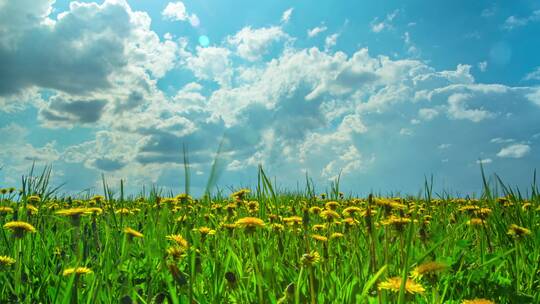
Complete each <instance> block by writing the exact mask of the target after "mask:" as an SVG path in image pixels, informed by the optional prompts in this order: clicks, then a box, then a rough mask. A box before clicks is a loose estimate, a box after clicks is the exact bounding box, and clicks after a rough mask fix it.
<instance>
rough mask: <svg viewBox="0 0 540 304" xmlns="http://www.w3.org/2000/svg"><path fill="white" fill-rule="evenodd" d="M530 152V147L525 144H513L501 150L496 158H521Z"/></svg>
mask: <svg viewBox="0 0 540 304" xmlns="http://www.w3.org/2000/svg"><path fill="white" fill-rule="evenodd" d="M529 152H531V147H530V146H529V145H527V144H513V145H510V146H506V147H504V148H502V149H501V150H500V151H499V153H497V156H498V157H502V158H522V157H524V156H526V155H527V154H529Z"/></svg>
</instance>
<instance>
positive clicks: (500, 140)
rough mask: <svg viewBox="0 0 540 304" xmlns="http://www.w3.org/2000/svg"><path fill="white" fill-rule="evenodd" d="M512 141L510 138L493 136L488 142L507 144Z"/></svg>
mask: <svg viewBox="0 0 540 304" xmlns="http://www.w3.org/2000/svg"><path fill="white" fill-rule="evenodd" d="M514 141H515V140H514V139H512V138H501V137H495V138H492V139H491V140H490V141H489V142H490V143H492V144H508V143H511V142H514Z"/></svg>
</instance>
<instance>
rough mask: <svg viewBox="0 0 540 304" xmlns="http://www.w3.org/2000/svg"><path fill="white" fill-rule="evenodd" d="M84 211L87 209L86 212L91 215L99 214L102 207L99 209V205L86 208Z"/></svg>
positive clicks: (101, 211)
mask: <svg viewBox="0 0 540 304" xmlns="http://www.w3.org/2000/svg"><path fill="white" fill-rule="evenodd" d="M86 211H87V213H89V214H92V215H99V214H102V213H103V209H101V208H99V207H90V208H86Z"/></svg>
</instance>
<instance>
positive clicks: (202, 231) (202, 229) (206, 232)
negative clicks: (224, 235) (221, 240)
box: [197, 227, 216, 237]
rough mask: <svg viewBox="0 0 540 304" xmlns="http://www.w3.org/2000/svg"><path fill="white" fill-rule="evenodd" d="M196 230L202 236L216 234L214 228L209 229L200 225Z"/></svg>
mask: <svg viewBox="0 0 540 304" xmlns="http://www.w3.org/2000/svg"><path fill="white" fill-rule="evenodd" d="M197 231H199V233H200V234H201V236H203V237H205V236H207V235H214V234H216V231H215V230H214V229H210V228H208V227H200V228H199V229H197Z"/></svg>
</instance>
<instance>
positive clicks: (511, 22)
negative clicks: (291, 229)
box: [0, 0, 540, 194]
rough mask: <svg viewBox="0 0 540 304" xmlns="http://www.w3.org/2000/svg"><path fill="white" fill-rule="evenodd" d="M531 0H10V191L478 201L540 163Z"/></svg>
mask: <svg viewBox="0 0 540 304" xmlns="http://www.w3.org/2000/svg"><path fill="white" fill-rule="evenodd" d="M537 37H540V3H539V2H537V1H499V2H492V1H446V2H440V3H437V4H434V3H433V2H428V1H385V2H383V3H376V4H375V3H369V2H366V3H362V2H359V1H347V2H345V1H329V0H325V1H317V2H316V4H315V3H314V2H313V1H291V2H287V1H215V0H206V1H200V0H199V1H183V2H168V1H155V0H153V1H149V0H133V1H124V0H108V1H104V2H101V1H100V2H91V1H81V2H71V1H51V0H37V1H36V0H24V1H9V0H0V69H1V70H0V71H1V72H0V138H2V149H0V166H1V167H2V170H0V185H2V186H18V185H19V180H20V176H21V175H22V174H24V173H26V172H27V171H28V169H29V168H30V166H31V163H32V162H34V161H35V162H36V164H37V165H38V166H44V165H46V164H52V165H53V168H54V183H64V182H65V183H66V184H65V186H64V187H63V190H64V191H66V192H73V191H77V190H81V189H87V188H90V189H94V191H95V192H99V191H100V190H99V189H100V188H99V182H100V176H101V174H102V173H103V174H104V175H105V176H106V177H107V179H108V180H109V181H110V182H111V183H112V184H118V183H119V180H120V179H125V180H126V184H127V186H128V188H129V190H130V191H131V192H136V191H137V190H138V189H140V188H141V187H142V186H143V185H150V184H158V185H160V186H163V187H167V188H171V189H173V190H174V191H175V192H178V191H181V189H183V183H184V181H183V171H182V170H183V169H182V146H183V145H185V146H186V147H187V149H188V151H189V156H190V162H191V166H192V168H191V172H192V176H193V177H192V187H193V191H194V192H195V193H200V191H201V189H203V187H204V186H205V184H206V180H207V179H208V175H209V172H210V166H211V163H212V161H213V159H214V155H215V152H216V150H217V148H218V145H219V143H220V141H222V140H223V150H222V153H221V155H220V158H219V160H220V162H219V164H220V168H221V176H220V180H219V181H218V184H219V186H220V187H221V188H226V187H229V186H232V187H239V186H248V185H251V184H253V182H254V181H255V178H256V174H257V166H258V165H259V164H262V165H263V166H264V168H266V171H268V173H269V175H270V176H273V177H274V176H275V177H276V180H277V182H278V184H279V186H280V187H282V188H292V189H295V188H296V185H297V182H300V184H301V185H302V184H303V182H304V180H305V174H306V172H307V174H308V175H309V176H310V177H311V178H313V180H314V181H315V183H316V185H317V186H318V187H319V189H321V191H322V190H323V189H324V188H325V187H326V186H327V185H329V183H330V181H332V180H334V179H335V178H336V177H337V176H338V174H339V173H340V172H341V176H342V178H341V186H342V189H343V190H345V191H346V192H352V193H358V194H365V193H367V192H369V191H378V192H382V193H390V192H394V193H396V192H401V193H411V194H415V193H417V192H418V191H419V190H420V189H421V187H422V184H423V181H424V177H425V176H430V175H433V176H434V179H435V188H436V189H437V191H439V192H440V191H443V190H446V191H449V192H451V193H454V194H456V193H459V194H466V193H474V192H478V190H479V189H480V186H481V178H480V169H479V163H478V162H479V159H482V162H483V164H484V167H485V169H486V171H487V172H488V173H490V174H492V173H497V174H498V175H500V176H501V177H502V178H503V180H505V181H506V182H507V183H510V184H512V185H517V186H520V187H521V188H526V187H528V186H529V185H530V183H531V181H532V175H533V171H534V169H535V168H536V167H535V166H537V164H539V163H540V154H539V153H538V151H539V149H540V123H539V121H540V120H539V119H540V56H538V55H537V54H539V53H540V40H539V39H537Z"/></svg>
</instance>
